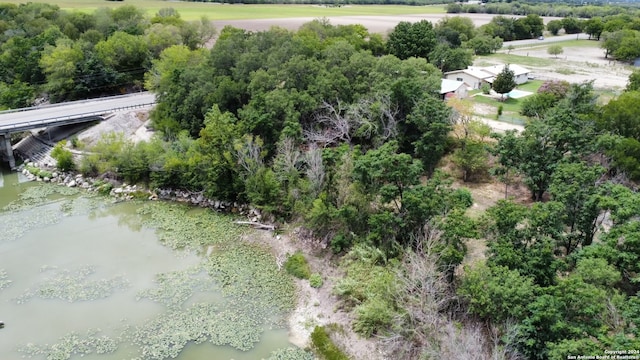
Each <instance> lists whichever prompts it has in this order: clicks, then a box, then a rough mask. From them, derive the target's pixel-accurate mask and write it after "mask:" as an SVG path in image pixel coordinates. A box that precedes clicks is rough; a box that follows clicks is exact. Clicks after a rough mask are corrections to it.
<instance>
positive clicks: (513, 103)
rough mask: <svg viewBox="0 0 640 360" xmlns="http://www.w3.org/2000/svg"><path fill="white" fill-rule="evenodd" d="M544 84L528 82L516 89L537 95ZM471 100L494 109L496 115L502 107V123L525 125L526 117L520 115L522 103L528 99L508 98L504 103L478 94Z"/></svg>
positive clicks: (535, 81)
mask: <svg viewBox="0 0 640 360" xmlns="http://www.w3.org/2000/svg"><path fill="white" fill-rule="evenodd" d="M542 83H543V81H542V80H529V81H528V82H526V83H524V84H522V85H518V86H517V87H516V89H518V90H522V91H529V92H532V93H535V92H536V91H538V88H540V86H542ZM469 99H470V100H471V102H473V103H476V104H484V105H488V106H490V107H491V108H492V109H493V113H494V114H497V112H498V107H499V106H500V105H502V110H503V116H501V117H500V119H499V120H500V121H505V122H510V123H516V124H523V123H524V121H525V117H523V116H521V115H520V108H521V107H522V101H523V100H524V99H526V97H523V98H520V99H512V98H508V99H506V100H504V101H499V100H496V99H494V98H490V97H487V96H483V95H482V94H478V95H476V96H473V97H470V98H469ZM478 115H480V114H478ZM480 116H484V117H486V116H487V115H480ZM489 116H491V115H489Z"/></svg>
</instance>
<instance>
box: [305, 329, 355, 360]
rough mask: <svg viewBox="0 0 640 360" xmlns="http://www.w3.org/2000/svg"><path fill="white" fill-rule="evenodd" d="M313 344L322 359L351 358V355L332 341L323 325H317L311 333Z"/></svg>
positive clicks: (338, 359)
mask: <svg viewBox="0 0 640 360" xmlns="http://www.w3.org/2000/svg"><path fill="white" fill-rule="evenodd" d="M311 346H312V347H313V349H314V350H315V351H316V353H317V354H318V356H319V357H320V358H321V359H325V360H349V357H347V355H345V353H344V352H342V350H340V349H339V348H338V347H337V346H336V344H334V343H333V341H331V338H330V337H329V334H328V333H327V330H326V329H325V328H324V327H323V326H316V327H315V329H313V332H312V333H311Z"/></svg>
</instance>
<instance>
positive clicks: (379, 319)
mask: <svg viewBox="0 0 640 360" xmlns="http://www.w3.org/2000/svg"><path fill="white" fill-rule="evenodd" d="M393 316H394V313H393V310H392V309H391V304H389V303H388V302H387V301H384V300H382V299H380V298H373V299H371V300H368V301H366V302H365V303H363V304H362V305H359V306H357V307H356V319H355V321H354V322H353V330H355V332H357V333H358V334H360V335H362V336H365V337H370V336H371V335H373V334H377V333H379V332H380V331H382V330H384V329H385V328H386V327H388V326H390V325H391V321H392V320H393Z"/></svg>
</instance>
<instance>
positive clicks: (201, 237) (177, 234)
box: [138, 202, 243, 251]
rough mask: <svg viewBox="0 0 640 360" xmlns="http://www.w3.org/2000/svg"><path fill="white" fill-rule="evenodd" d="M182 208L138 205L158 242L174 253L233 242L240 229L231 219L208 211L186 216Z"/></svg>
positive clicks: (185, 210)
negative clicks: (156, 235) (154, 230)
mask: <svg viewBox="0 0 640 360" xmlns="http://www.w3.org/2000/svg"><path fill="white" fill-rule="evenodd" d="M189 210H193V208H191V207H188V206H186V205H179V204H169V203H163V202H153V203H148V204H145V205H144V206H142V207H141V208H140V209H139V210H138V214H140V215H145V220H144V223H145V225H146V226H148V227H151V228H154V229H157V230H158V237H159V239H160V242H161V243H162V244H164V245H165V246H168V247H170V248H171V249H174V250H196V251H197V250H202V247H203V246H205V245H211V244H219V243H225V242H229V241H237V240H238V238H239V237H240V235H241V234H242V231H243V229H242V228H240V227H239V226H237V225H235V224H233V222H232V221H231V217H230V216H227V215H223V214H218V213H214V212H212V211H208V210H198V211H196V212H195V213H193V214H191V213H189Z"/></svg>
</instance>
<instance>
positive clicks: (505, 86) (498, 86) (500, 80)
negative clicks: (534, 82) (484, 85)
mask: <svg viewBox="0 0 640 360" xmlns="http://www.w3.org/2000/svg"><path fill="white" fill-rule="evenodd" d="M492 87H493V90H495V91H496V92H497V93H498V94H500V95H501V96H502V98H503V99H504V94H506V93H508V92H509V91H511V90H513V88H515V87H516V81H515V75H514V73H513V71H511V70H509V65H505V66H504V69H502V71H501V72H500V73H499V74H498V75H496V78H495V80H494V81H493V84H492Z"/></svg>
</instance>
